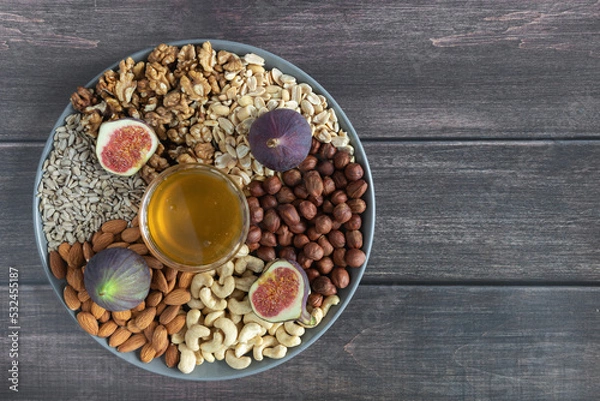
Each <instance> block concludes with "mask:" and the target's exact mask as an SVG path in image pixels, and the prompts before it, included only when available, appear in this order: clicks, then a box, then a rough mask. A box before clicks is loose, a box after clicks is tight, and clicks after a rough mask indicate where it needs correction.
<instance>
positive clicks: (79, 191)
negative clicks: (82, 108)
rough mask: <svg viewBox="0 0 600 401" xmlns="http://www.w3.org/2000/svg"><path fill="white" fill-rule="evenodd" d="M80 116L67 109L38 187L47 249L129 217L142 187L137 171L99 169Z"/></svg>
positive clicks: (72, 241)
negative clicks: (130, 173)
mask: <svg viewBox="0 0 600 401" xmlns="http://www.w3.org/2000/svg"><path fill="white" fill-rule="evenodd" d="M80 117H81V115H80V114H72V115H70V116H68V117H67V118H66V119H65V125H64V126H61V127H59V128H57V129H56V131H55V133H54V139H53V145H54V148H53V149H52V151H51V152H50V154H49V155H48V158H47V159H46V160H45V162H44V164H43V169H42V170H43V174H42V178H41V181H40V184H39V186H38V188H37V196H38V197H39V198H40V203H39V210H40V213H41V216H42V225H43V232H44V234H45V236H46V239H47V241H48V249H49V250H55V249H57V248H58V246H59V245H60V244H61V243H62V242H64V241H67V242H69V243H70V244H73V243H75V242H77V241H78V242H84V241H87V240H89V239H90V237H91V235H92V234H93V233H94V232H96V231H98V229H99V228H100V226H101V225H102V223H103V222H105V221H108V220H112V219H125V220H127V221H131V219H133V217H135V215H136V214H137V211H138V205H139V203H140V200H141V198H142V196H143V193H144V190H145V188H146V184H145V182H144V181H143V180H142V179H141V178H140V177H139V175H138V174H135V175H133V176H131V177H121V176H118V175H114V174H110V173H108V172H107V171H106V170H104V169H103V168H102V166H101V165H100V163H99V162H98V160H97V158H96V154H95V141H94V139H93V138H91V137H90V136H88V135H86V134H85V133H84V132H83V126H82V125H81V124H80Z"/></svg>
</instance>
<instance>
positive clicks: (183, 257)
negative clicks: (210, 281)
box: [141, 164, 248, 270]
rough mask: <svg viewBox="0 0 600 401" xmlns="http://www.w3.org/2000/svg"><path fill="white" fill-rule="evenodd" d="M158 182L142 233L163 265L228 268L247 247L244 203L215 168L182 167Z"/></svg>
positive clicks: (148, 200) (148, 202) (149, 197)
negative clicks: (236, 254) (224, 266)
mask: <svg viewBox="0 0 600 401" xmlns="http://www.w3.org/2000/svg"><path fill="white" fill-rule="evenodd" d="M172 169H173V170H172V171H169V172H167V174H165V175H164V176H162V175H161V176H159V177H158V179H157V182H154V183H153V184H152V185H151V187H149V188H148V190H147V194H146V195H145V196H144V198H145V199H144V201H143V202H142V213H141V218H142V233H143V234H144V231H146V233H145V236H144V239H145V241H146V243H147V244H148V245H149V249H150V250H151V251H154V252H153V253H154V254H155V256H157V258H158V259H160V260H162V261H163V263H166V264H167V265H170V266H172V267H175V268H177V267H179V268H181V269H183V270H186V267H190V268H193V267H196V268H200V267H207V266H210V265H211V264H215V263H225V261H227V260H228V259H230V258H231V257H232V256H233V255H234V254H235V252H237V250H238V249H239V247H240V246H241V245H242V244H243V243H244V241H245V236H246V234H247V228H248V222H247V220H248V213H247V203H246V199H245V197H244V195H243V193H241V191H240V190H239V189H238V188H237V186H236V185H235V184H234V183H233V181H231V180H230V179H229V178H227V177H226V176H225V175H224V174H222V173H220V172H219V171H218V170H216V169H214V168H210V167H208V166H204V165H195V164H193V165H183V166H177V167H174V168H172Z"/></svg>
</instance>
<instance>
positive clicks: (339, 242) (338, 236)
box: [327, 230, 346, 248]
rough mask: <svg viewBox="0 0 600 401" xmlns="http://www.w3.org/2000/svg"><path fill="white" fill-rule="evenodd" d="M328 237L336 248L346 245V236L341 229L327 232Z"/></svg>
mask: <svg viewBox="0 0 600 401" xmlns="http://www.w3.org/2000/svg"><path fill="white" fill-rule="evenodd" d="M327 239H328V240H329V242H330V243H331V245H332V246H333V247H334V248H343V247H344V246H346V237H345V236H344V233H343V232H341V231H340V230H332V231H331V232H330V233H329V234H327Z"/></svg>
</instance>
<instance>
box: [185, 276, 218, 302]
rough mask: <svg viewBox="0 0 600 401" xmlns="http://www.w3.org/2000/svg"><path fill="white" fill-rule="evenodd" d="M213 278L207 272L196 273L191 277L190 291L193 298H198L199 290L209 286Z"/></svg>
mask: <svg viewBox="0 0 600 401" xmlns="http://www.w3.org/2000/svg"><path fill="white" fill-rule="evenodd" d="M214 281H215V280H214V279H213V277H212V276H211V275H210V273H208V272H204V273H198V274H196V275H195V276H194V278H193V279H192V283H191V284H190V292H191V293H192V297H193V298H200V295H199V291H200V289H201V288H203V287H210V286H211V285H212V284H213V282H214Z"/></svg>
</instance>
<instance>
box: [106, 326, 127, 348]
mask: <svg viewBox="0 0 600 401" xmlns="http://www.w3.org/2000/svg"><path fill="white" fill-rule="evenodd" d="M129 337H131V331H129V330H127V329H126V328H125V327H119V328H118V329H116V330H115V332H114V333H112V334H111V336H110V338H109V339H108V345H110V346H111V347H118V346H119V345H121V344H123V343H124V342H125V341H127V339H129Z"/></svg>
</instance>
